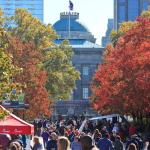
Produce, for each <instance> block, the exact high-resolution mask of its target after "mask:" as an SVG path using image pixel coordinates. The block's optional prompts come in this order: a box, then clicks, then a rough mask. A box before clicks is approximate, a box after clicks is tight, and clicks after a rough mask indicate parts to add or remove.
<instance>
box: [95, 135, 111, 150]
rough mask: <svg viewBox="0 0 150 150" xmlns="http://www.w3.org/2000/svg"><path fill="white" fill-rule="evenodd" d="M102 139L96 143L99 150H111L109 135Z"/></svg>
mask: <svg viewBox="0 0 150 150" xmlns="http://www.w3.org/2000/svg"><path fill="white" fill-rule="evenodd" d="M103 137H104V138H102V139H100V140H99V141H98V143H97V147H98V148H99V149H100V150H112V149H113V145H112V142H111V141H110V140H109V133H105V134H104V136H103Z"/></svg>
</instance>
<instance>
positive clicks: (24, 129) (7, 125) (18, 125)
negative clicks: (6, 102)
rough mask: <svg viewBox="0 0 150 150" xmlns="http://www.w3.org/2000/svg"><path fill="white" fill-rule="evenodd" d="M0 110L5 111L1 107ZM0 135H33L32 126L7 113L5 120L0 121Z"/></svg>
mask: <svg viewBox="0 0 150 150" xmlns="http://www.w3.org/2000/svg"><path fill="white" fill-rule="evenodd" d="M0 109H4V110H5V111H7V110H6V109H5V108H4V107H2V106H0ZM0 134H16V135H18V134H21V135H23V134H26V135H33V134H34V126H33V125H32V124H29V123H27V122H25V121H24V120H22V119H20V118H18V117H17V116H15V115H13V114H11V113H9V115H8V116H7V117H6V118H5V119H3V120H0Z"/></svg>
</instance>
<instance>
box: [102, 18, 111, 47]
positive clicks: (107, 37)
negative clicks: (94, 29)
mask: <svg viewBox="0 0 150 150" xmlns="http://www.w3.org/2000/svg"><path fill="white" fill-rule="evenodd" d="M113 29H114V19H108V24H107V30H106V34H105V36H103V37H102V41H101V43H102V47H106V45H107V44H109V43H111V40H110V34H111V31H112V30H113Z"/></svg>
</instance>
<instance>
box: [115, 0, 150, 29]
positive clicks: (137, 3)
mask: <svg viewBox="0 0 150 150" xmlns="http://www.w3.org/2000/svg"><path fill="white" fill-rule="evenodd" d="M149 5H150V0H114V27H115V29H118V28H119V24H120V23H122V22H124V21H134V20H135V19H136V18H137V17H138V16H139V15H140V14H141V12H142V11H143V10H146V9H147V8H148V6H149Z"/></svg>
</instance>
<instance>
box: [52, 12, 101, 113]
mask: <svg viewBox="0 0 150 150" xmlns="http://www.w3.org/2000/svg"><path fill="white" fill-rule="evenodd" d="M78 19H79V13H77V12H63V13H60V20H58V21H57V22H56V23H55V24H54V25H53V28H54V29H55V30H56V32H57V34H58V35H59V39H57V40H56V41H55V43H56V44H60V43H61V42H62V41H63V40H65V39H67V40H69V42H70V44H71V46H72V48H73V51H74V56H73V58H72V63H73V65H74V66H75V68H76V69H77V70H79V71H80V78H81V79H80V80H77V81H76V89H74V91H73V93H72V98H71V99H70V100H68V101H60V100H58V101H57V102H56V103H55V105H54V112H55V113H54V115H58V114H61V115H73V114H74V115H78V114H80V115H81V114H83V113H84V115H85V114H86V115H88V116H89V115H92V114H93V115H94V114H95V112H94V111H93V110H92V109H91V108H90V102H89V97H90V96H91V91H90V85H91V81H92V77H93V74H94V73H95V70H96V69H97V67H98V64H100V63H101V61H102V60H101V59H102V58H101V57H102V53H103V50H104V48H102V47H101V46H99V45H97V44H96V43H95V41H96V39H95V38H94V36H93V35H92V34H91V32H90V31H89V30H88V29H87V27H85V26H84V25H83V24H81V23H80V22H79V21H78Z"/></svg>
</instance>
